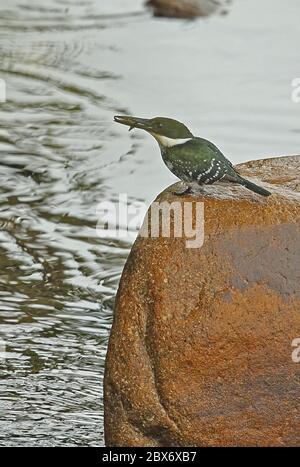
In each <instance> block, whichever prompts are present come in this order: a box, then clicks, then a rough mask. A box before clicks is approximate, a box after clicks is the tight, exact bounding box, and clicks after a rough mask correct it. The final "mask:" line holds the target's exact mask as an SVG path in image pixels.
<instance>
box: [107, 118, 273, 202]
mask: <svg viewBox="0 0 300 467" xmlns="http://www.w3.org/2000/svg"><path fill="white" fill-rule="evenodd" d="M114 119H115V121H116V122H118V123H122V124H123V125H127V126H129V130H132V129H133V128H139V129H141V130H145V131H147V132H148V133H150V134H151V135H152V136H153V137H154V138H155V139H156V140H157V142H158V144H159V147H160V151H161V155H162V158H163V161H164V162H165V164H166V166H167V167H168V168H169V169H170V171H171V172H172V173H173V174H174V175H176V177H178V178H179V179H180V180H182V181H183V182H185V183H186V185H187V188H186V189H185V190H184V191H182V192H179V193H177V194H185V193H188V192H190V191H193V190H195V189H196V190H197V187H198V189H199V186H201V185H202V184H212V183H214V182H216V181H217V180H226V181H228V182H233V183H238V184H240V185H242V186H244V187H245V188H248V190H251V191H254V192H255V193H258V194H259V195H262V196H270V195H271V193H270V192H269V191H267V190H265V189H264V188H262V187H260V186H258V185H255V183H252V182H250V181H249V180H247V179H245V178H243V177H242V176H241V175H239V174H238V172H237V171H236V170H235V168H234V167H233V165H232V163H231V162H230V161H229V160H228V159H226V157H225V156H224V155H223V154H222V152H221V151H220V150H219V149H218V148H217V147H216V146H215V145H214V144H213V143H211V142H210V141H208V140H206V139H203V138H198V137H196V136H194V135H193V134H192V133H191V132H190V130H189V129H188V128H187V127H186V126H185V125H184V124H183V123H180V122H178V121H177V120H173V119H171V118H165V117H155V118H151V119H146V118H138V117H131V116H115V117H114Z"/></svg>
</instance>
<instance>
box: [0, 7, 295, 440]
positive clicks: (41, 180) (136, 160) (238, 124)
mask: <svg viewBox="0 0 300 467" xmlns="http://www.w3.org/2000/svg"><path fill="white" fill-rule="evenodd" d="M287 5H288V7H287ZM287 5H285V6H284V7H283V6H282V2H281V1H279V0H275V1H274V0H272V1H270V0H264V1H262V2H261V1H258V0H251V1H250V0H244V1H238V0H237V1H236V2H235V3H233V5H232V7H231V8H230V13H229V14H228V15H227V16H213V17H211V18H208V19H205V20H203V19H199V20H197V21H193V22H187V21H181V20H168V19H154V18H152V17H151V14H150V13H149V12H148V11H147V10H145V9H144V7H143V3H142V1H139V0H130V1H129V0H118V1H113V2H111V1H108V0H101V1H97V0H86V1H85V0H83V1H73V0H68V1H59V2H58V1H54V0H47V1H39V2H38V1H33V2H30V3H29V2H26V1H24V0H23V1H22V0H19V1H18V0H13V1H8V0H2V1H1V2H0V78H2V79H5V81H6V85H7V102H5V103H1V104H0V166H1V170H0V225H1V231H0V261H1V275H0V338H1V339H2V341H3V344H5V346H6V353H5V359H4V358H2V359H1V357H0V445H4V446H18V445H25V446H29V445H33V446H40V445H43V446H59V445H64V446H72V445H89V446H97V445H102V444H103V407H102V376H103V367H104V359H105V352H106V345H107V340H108V335H109V328H110V325H111V322H112V308H113V300H114V295H115V292H116V289H117V284H118V280H119V277H120V274H121V271H122V267H123V264H124V261H125V260H126V257H127V255H128V253H129V249H130V241H129V240H128V241H126V239H125V240H124V239H119V238H118V237H117V236H115V237H110V238H105V237H103V238H101V237H99V236H98V235H97V233H96V229H95V226H96V222H97V213H96V207H97V205H98V203H99V202H101V201H103V200H116V199H117V197H118V194H119V193H120V192H121V193H127V194H128V197H129V200H130V201H136V200H140V201H146V202H147V203H149V202H150V201H151V200H152V199H153V198H154V197H155V196H156V195H157V193H158V192H160V191H161V190H162V189H163V188H165V187H166V186H167V185H168V184H169V183H171V182H172V181H173V176H172V175H171V174H170V173H169V172H168V171H167V170H166V168H165V167H164V166H163V164H162V162H161V160H160V158H159V155H158V151H157V148H156V146H155V144H154V143H153V141H151V139H150V138H148V137H147V136H146V135H143V134H142V133H138V132H131V133H130V134H129V133H128V132H126V131H125V129H124V128H123V127H121V126H120V127H119V126H118V125H116V124H113V123H112V118H113V115H114V114H115V113H118V114H119V113H123V112H124V113H125V112H126V113H132V114H136V115H140V116H155V115H168V116H174V117H177V118H178V119H181V120H182V121H184V122H186V123H187V124H188V125H189V126H190V127H191V129H192V130H193V131H195V132H197V130H198V134H199V135H201V136H204V137H207V138H209V139H212V140H213V141H214V142H216V143H217V144H218V145H219V146H220V147H221V148H222V149H223V150H224V152H225V153H226V154H227V155H228V156H229V157H230V158H231V160H232V161H233V162H242V161H244V160H247V159H254V158H260V157H263V156H268V155H269V156H272V155H280V154H292V153H299V149H298V148H299V131H300V129H299V109H300V104H295V103H293V102H292V100H291V92H292V88H291V81H292V79H293V78H295V77H297V76H299V75H300V70H299V60H298V50H297V48H298V47H297V44H298V42H299V26H298V22H299V20H298V18H299V13H300V5H299V2H298V1H296V0H289V2H287Z"/></svg>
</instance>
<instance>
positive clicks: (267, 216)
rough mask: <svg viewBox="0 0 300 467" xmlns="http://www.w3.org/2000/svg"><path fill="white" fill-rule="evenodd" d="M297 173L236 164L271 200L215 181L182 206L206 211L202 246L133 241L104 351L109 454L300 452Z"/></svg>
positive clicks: (290, 165)
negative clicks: (244, 449) (129, 449)
mask: <svg viewBox="0 0 300 467" xmlns="http://www.w3.org/2000/svg"><path fill="white" fill-rule="evenodd" d="M299 167H300V156H295V157H290V158H277V159H268V160H265V161H254V162H250V163H248V164H243V165H241V166H239V170H240V172H241V173H243V174H245V175H247V176H249V177H250V176H252V177H254V181H255V180H256V181H258V179H261V180H264V182H265V186H266V187H269V188H270V189H271V191H273V192H274V194H273V196H271V197H269V198H262V197H259V196H257V195H255V194H253V193H251V192H249V191H247V190H245V189H244V188H242V187H238V186H229V185H226V184H221V183H219V184H215V185H213V186H211V187H206V188H205V193H203V194H202V195H200V194H199V195H198V196H197V197H193V198H191V197H190V196H184V197H182V198H179V199H180V202H184V201H185V202H187V201H190V200H191V199H192V200H193V201H194V202H196V201H203V202H204V209H205V241H204V245H203V246H202V248H198V249H196V248H194V249H188V248H186V242H185V239H182V238H175V239H174V238H161V237H160V238H154V239H150V238H148V239H147V238H141V237H140V238H138V239H137V241H136V243H135V245H134V246H133V248H132V251H131V254H130V256H129V258H128V261H127V264H126V266H125V269H124V272H123V276H122V279H121V282H120V287H119V291H118V295H117V299H116V306H115V315H114V323H113V327H112V332H111V337H110V342H109V348H108V354H107V361H106V374H105V435H106V443H107V445H109V446H212V445H215V446H245V445H250V446H296V445H299V444H300V404H299V402H300V363H295V362H293V360H292V351H293V347H292V341H293V340H294V339H295V338H297V337H300V235H299V228H300V194H299V188H300V169H299ZM159 199H160V200H169V201H172V200H174V199H175V197H174V195H173V194H172V192H171V191H170V190H167V191H165V192H164V193H162V194H161V195H160V196H159ZM176 201H178V197H177V198H176Z"/></svg>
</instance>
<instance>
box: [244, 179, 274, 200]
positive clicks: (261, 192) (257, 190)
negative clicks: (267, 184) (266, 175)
mask: <svg viewBox="0 0 300 467" xmlns="http://www.w3.org/2000/svg"><path fill="white" fill-rule="evenodd" d="M238 183H240V184H241V185H243V186H244V187H245V188H248V190H251V191H254V193H257V194H259V195H261V196H270V195H271V194H272V193H270V191H268V190H265V188H262V187H261V186H258V185H255V183H252V182H250V181H249V180H247V179H246V178H243V177H239V180H238Z"/></svg>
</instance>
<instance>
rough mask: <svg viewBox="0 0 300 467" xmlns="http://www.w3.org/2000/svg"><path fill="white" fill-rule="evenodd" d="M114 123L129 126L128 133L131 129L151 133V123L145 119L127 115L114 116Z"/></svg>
mask: <svg viewBox="0 0 300 467" xmlns="http://www.w3.org/2000/svg"><path fill="white" fill-rule="evenodd" d="M114 120H115V122H117V123H122V125H127V126H129V131H130V130H132V129H133V128H140V129H141V130H146V131H151V121H150V120H148V119H147V118H139V117H131V116H129V115H116V116H115V117H114Z"/></svg>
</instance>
